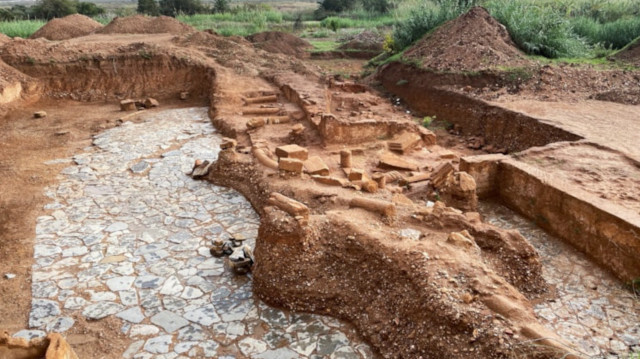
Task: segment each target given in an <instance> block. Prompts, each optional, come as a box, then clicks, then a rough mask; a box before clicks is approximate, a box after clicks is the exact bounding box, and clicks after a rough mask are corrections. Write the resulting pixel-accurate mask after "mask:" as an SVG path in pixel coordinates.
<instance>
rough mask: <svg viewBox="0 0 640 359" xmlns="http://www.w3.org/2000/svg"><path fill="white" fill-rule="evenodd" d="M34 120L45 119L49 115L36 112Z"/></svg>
mask: <svg viewBox="0 0 640 359" xmlns="http://www.w3.org/2000/svg"><path fill="white" fill-rule="evenodd" d="M33 117H34V118H45V117H47V113H46V112H44V111H36V112H34V113H33Z"/></svg>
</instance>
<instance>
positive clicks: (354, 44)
mask: <svg viewBox="0 0 640 359" xmlns="http://www.w3.org/2000/svg"><path fill="white" fill-rule="evenodd" d="M383 42H384V39H383V38H382V36H381V35H380V34H379V33H377V32H373V31H369V30H365V31H363V32H361V33H359V34H357V35H355V36H353V37H351V38H349V39H348V40H347V41H346V42H345V43H344V44H342V45H340V46H339V47H338V48H339V49H340V50H357V51H372V52H378V53H380V52H382V50H383V47H382V43H383Z"/></svg>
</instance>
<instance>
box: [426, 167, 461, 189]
mask: <svg viewBox="0 0 640 359" xmlns="http://www.w3.org/2000/svg"><path fill="white" fill-rule="evenodd" d="M453 171H455V168H454V167H453V165H452V164H451V162H445V163H443V164H441V165H439V166H438V167H436V168H435V169H434V170H433V172H432V173H431V178H430V179H431V184H432V185H433V186H434V187H435V188H440V187H442V186H443V185H445V184H446V183H447V180H448V178H449V175H451V174H452V173H453Z"/></svg>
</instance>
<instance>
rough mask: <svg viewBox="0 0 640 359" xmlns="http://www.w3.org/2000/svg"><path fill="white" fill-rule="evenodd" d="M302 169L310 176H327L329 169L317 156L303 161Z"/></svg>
mask: <svg viewBox="0 0 640 359" xmlns="http://www.w3.org/2000/svg"><path fill="white" fill-rule="evenodd" d="M304 169H305V171H306V172H307V173H309V174H311V175H320V176H328V175H329V167H328V166H327V164H326V163H324V161H323V160H322V158H320V157H319V156H311V157H309V159H308V160H306V161H304Z"/></svg>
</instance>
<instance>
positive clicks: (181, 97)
mask: <svg viewBox="0 0 640 359" xmlns="http://www.w3.org/2000/svg"><path fill="white" fill-rule="evenodd" d="M188 98H189V93H188V92H186V91H183V92H180V99H181V100H182V101H184V100H186V99H188Z"/></svg>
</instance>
